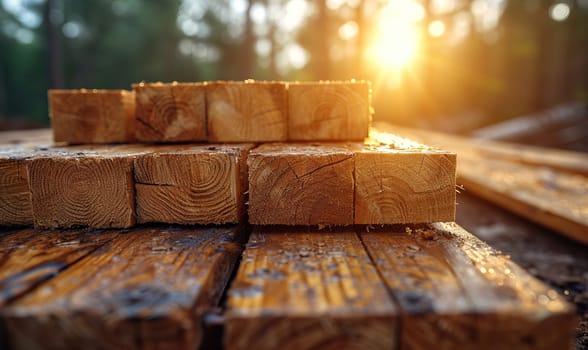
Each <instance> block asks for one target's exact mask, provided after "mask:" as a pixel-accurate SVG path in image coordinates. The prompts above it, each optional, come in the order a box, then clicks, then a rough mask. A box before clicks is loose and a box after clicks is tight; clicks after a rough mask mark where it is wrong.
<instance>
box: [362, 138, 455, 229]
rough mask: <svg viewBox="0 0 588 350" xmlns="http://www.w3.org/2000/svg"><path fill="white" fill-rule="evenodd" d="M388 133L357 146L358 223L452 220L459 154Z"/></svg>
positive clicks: (453, 217)
mask: <svg viewBox="0 0 588 350" xmlns="http://www.w3.org/2000/svg"><path fill="white" fill-rule="evenodd" d="M388 136H389V137H388V139H387V140H380V142H378V143H377V144H366V145H361V146H359V147H357V148H356V150H355V153H354V158H355V223H356V224H399V223H423V222H437V221H453V220H454V219H455V199H456V192H455V167H456V155H455V153H451V152H447V151H440V150H435V149H431V148H429V147H426V146H423V145H419V144H416V143H414V142H411V141H409V140H406V139H402V138H399V137H395V136H393V135H388ZM382 141H386V142H382Z"/></svg>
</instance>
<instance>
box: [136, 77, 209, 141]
mask: <svg viewBox="0 0 588 350" xmlns="http://www.w3.org/2000/svg"><path fill="white" fill-rule="evenodd" d="M133 90H134V91H135V94H136V104H137V110H136V120H135V137H136V138H137V140H139V141H149V142H179V141H206V98H205V94H206V84H204V83H165V84H164V83H150V84H147V83H140V84H133Z"/></svg>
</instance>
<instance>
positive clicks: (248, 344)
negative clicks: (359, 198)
mask: <svg viewBox="0 0 588 350" xmlns="http://www.w3.org/2000/svg"><path fill="white" fill-rule="evenodd" d="M226 318H227V321H226V331H225V347H226V348H227V349H276V348H280V349H282V348H283V349H316V348H321V349H337V348H346V349H347V348H354V349H365V348H367V349H380V348H389V349H392V348H394V346H395V342H396V337H397V334H396V333H397V322H396V307H395V306H394V304H393V302H392V300H390V299H389V297H388V294H387V292H386V289H385V288H384V286H383V284H382V282H381V281H380V278H379V277H378V274H377V272H376V270H375V269H374V266H373V265H372V263H371V262H370V259H369V257H368V255H367V254H366V252H365V250H364V249H363V246H362V244H361V242H360V241H359V239H358V238H357V236H356V234H355V233H354V232H353V231H352V230H344V231H338V232H318V231H316V230H314V231H313V230H312V229H301V228H299V229H295V228H287V229H285V230H280V229H275V228H261V227H257V228H255V229H254V231H253V233H252V235H251V237H250V239H249V243H248V245H247V247H246V249H245V251H244V253H243V259H242V262H241V265H240V267H239V271H238V273H237V276H236V277H235V280H234V281H233V282H232V284H231V286H230V289H229V300H228V312H227V316H226Z"/></svg>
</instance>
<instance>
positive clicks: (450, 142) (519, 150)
mask: <svg viewBox="0 0 588 350" xmlns="http://www.w3.org/2000/svg"><path fill="white" fill-rule="evenodd" d="M376 127H377V130H390V131H393V132H396V133H397V134H400V135H402V136H404V137H408V138H411V139H414V140H417V141H419V142H422V143H426V144H428V145H431V146H435V147H441V148H444V149H447V150H451V151H454V152H458V153H459V154H460V155H461V154H471V155H476V156H479V157H486V158H492V159H495V160H503V161H509V162H516V163H521V164H526V165H540V166H547V167H549V168H552V169H556V170H560V171H565V172H568V173H573V174H579V175H584V176H588V155H586V154H585V153H581V152H572V151H565V150H561V149H555V148H547V147H537V146H529V145H523V144H517V143H510V142H501V141H491V140H485V139H476V138H468V137H461V136H456V135H450V134H444V133H438V132H432V131H428V130H417V129H411V128H404V127H399V126H395V125H389V124H385V123H376Z"/></svg>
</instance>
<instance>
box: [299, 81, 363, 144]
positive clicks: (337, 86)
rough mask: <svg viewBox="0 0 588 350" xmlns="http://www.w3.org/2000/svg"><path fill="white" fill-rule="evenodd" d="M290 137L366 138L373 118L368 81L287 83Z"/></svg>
mask: <svg viewBox="0 0 588 350" xmlns="http://www.w3.org/2000/svg"><path fill="white" fill-rule="evenodd" d="M288 111H289V114H288V137H289V139H290V140H293V141H349V140H355V141H363V139H364V138H366V137H367V136H368V130H369V126H370V122H371V86H370V83H369V82H367V81H358V82H355V81H332V82H329V81H327V82H312V83H290V84H288Z"/></svg>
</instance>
